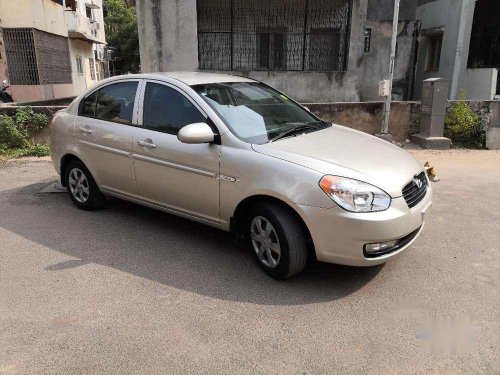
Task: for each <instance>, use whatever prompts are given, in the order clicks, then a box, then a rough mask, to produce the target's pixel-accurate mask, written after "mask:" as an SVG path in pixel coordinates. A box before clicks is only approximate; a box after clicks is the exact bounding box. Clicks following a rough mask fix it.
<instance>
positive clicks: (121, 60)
mask: <svg viewBox="0 0 500 375" xmlns="http://www.w3.org/2000/svg"><path fill="white" fill-rule="evenodd" d="M103 8H104V9H103V10H104V24H105V27H106V40H107V42H108V46H109V47H110V49H111V51H112V52H111V58H112V61H111V62H110V65H111V66H110V68H111V72H112V73H114V74H125V73H137V72H139V70H140V56H139V35H138V31H137V16H136V13H135V7H134V6H133V5H129V3H127V2H126V1H125V0H104V3H103Z"/></svg>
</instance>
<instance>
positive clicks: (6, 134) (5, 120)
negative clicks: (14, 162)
mask: <svg viewBox="0 0 500 375" xmlns="http://www.w3.org/2000/svg"><path fill="white" fill-rule="evenodd" d="M48 122H49V119H48V117H47V116H45V115H44V114H41V113H35V112H33V109H32V108H31V107H29V106H26V107H19V108H18V109H17V111H16V114H15V115H14V116H12V117H9V116H5V115H0V154H3V155H8V156H14V157H18V156H45V155H48V153H49V149H48V146H47V145H45V144H37V143H36V141H35V135H36V134H37V133H38V132H39V131H40V130H42V129H43V128H44V127H45V126H47V124H48Z"/></svg>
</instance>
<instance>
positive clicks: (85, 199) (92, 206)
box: [65, 160, 106, 211]
mask: <svg viewBox="0 0 500 375" xmlns="http://www.w3.org/2000/svg"><path fill="white" fill-rule="evenodd" d="M65 182H66V188H67V189H68V193H69V196H70V197H71V200H72V201H73V203H74V204H75V205H76V206H77V207H78V208H80V209H82V210H88V211H92V210H97V209H99V208H101V207H102V206H104V203H105V202H106V197H105V196H104V194H103V193H102V192H101V191H100V190H99V188H98V187H97V184H96V183H95V180H94V178H93V177H92V174H91V173H90V172H89V170H88V169H87V167H85V165H84V164H83V163H82V162H81V161H79V160H73V161H72V162H70V163H69V164H68V166H67V168H66V171H65Z"/></svg>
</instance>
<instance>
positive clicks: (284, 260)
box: [51, 72, 432, 279]
mask: <svg viewBox="0 0 500 375" xmlns="http://www.w3.org/2000/svg"><path fill="white" fill-rule="evenodd" d="M51 147H52V161H53V163H54V166H55V168H56V170H57V171H58V172H59V173H60V175H61V182H62V184H63V185H64V186H66V187H67V189H68V192H69V195H70V197H71V199H72V200H73V202H74V203H75V205H76V206H78V207H79V208H81V209H86V210H94V209H97V208H99V207H101V206H102V205H103V204H104V203H105V201H106V199H107V198H108V197H117V198H121V199H126V200H129V201H132V202H136V203H139V204H142V205H145V206H149V207H152V208H155V209H158V210H162V211H166V212H168V213H171V214H175V215H179V216H182V217H185V218H188V219H192V220H195V221H198V222H202V223H205V224H208V225H211V226H214V227H216V228H220V229H222V230H225V231H229V232H231V233H233V234H234V235H235V236H236V237H237V238H239V239H242V240H244V241H246V242H247V243H248V244H249V247H250V249H252V252H253V253H254V254H255V258H256V259H257V261H258V263H259V264H260V266H261V267H262V268H263V269H264V271H265V272H267V273H268V274H269V275H271V276H273V277H275V278H278V279H284V278H288V277H291V276H293V275H295V274H297V273H299V272H301V271H302V270H303V269H304V267H305V265H306V261H307V259H308V258H309V259H311V257H310V256H309V255H312V256H313V258H312V259H314V257H315V258H316V259H317V260H319V261H323V262H331V263H338V264H344V265H352V266H372V265H377V264H381V263H384V262H386V261H387V260H389V259H391V258H393V257H395V256H396V255H398V254H400V253H401V252H402V251H403V250H405V249H406V248H407V247H408V246H409V245H410V244H411V243H412V242H413V241H414V240H415V239H416V238H417V236H418V235H419V234H420V232H421V231H422V228H423V226H424V215H425V213H426V211H427V209H428V208H429V207H430V205H431V200H432V193H431V187H430V182H429V180H428V178H427V176H426V173H425V172H424V170H423V169H422V166H421V165H420V164H419V163H418V162H417V161H416V160H415V159H414V158H413V157H412V156H410V155H409V154H408V153H407V152H405V151H404V150H402V149H400V148H398V147H396V146H394V145H392V144H390V143H388V142H386V141H383V140H380V139H378V138H375V137H373V136H371V135H368V134H365V133H361V132H359V131H356V130H352V129H349V128H346V127H343V126H339V125H335V124H330V123H327V122H325V121H322V120H321V119H319V118H318V117H316V116H315V115H314V114H312V113H311V112H309V110H308V109H307V108H305V107H303V106H301V105H300V104H298V103H296V102H295V101H293V100H292V99H290V97H288V96H287V95H285V94H283V93H281V92H279V91H277V90H275V89H273V88H271V87H269V86H267V85H265V84H263V83H261V82H257V81H254V80H251V79H247V78H242V77H235V76H231V75H221V74H210V73H187V72H181V73H168V74H167V73H155V74H139V75H128V76H120V77H114V78H111V79H107V80H104V81H101V82H99V83H98V84H97V85H95V86H94V87H92V88H91V89H89V90H88V91H87V92H85V93H83V94H82V95H80V96H79V97H78V98H76V99H75V100H74V101H73V103H72V104H71V105H70V106H69V107H68V108H67V109H66V110H64V111H61V112H59V113H57V115H56V116H55V118H54V120H53V125H52V135H51Z"/></svg>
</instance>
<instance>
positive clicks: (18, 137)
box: [0, 115, 26, 150]
mask: <svg viewBox="0 0 500 375" xmlns="http://www.w3.org/2000/svg"><path fill="white" fill-rule="evenodd" d="M24 146H26V141H25V139H24V137H23V135H22V133H21V132H20V131H19V129H18V127H17V126H16V123H15V121H14V119H13V118H12V117H9V116H4V115H1V116H0V150H4V149H8V148H15V147H24Z"/></svg>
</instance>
